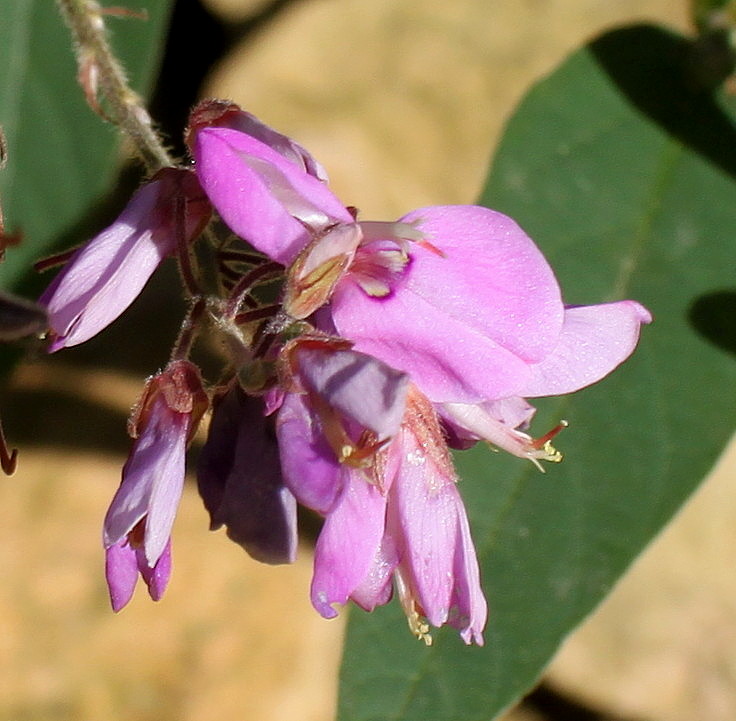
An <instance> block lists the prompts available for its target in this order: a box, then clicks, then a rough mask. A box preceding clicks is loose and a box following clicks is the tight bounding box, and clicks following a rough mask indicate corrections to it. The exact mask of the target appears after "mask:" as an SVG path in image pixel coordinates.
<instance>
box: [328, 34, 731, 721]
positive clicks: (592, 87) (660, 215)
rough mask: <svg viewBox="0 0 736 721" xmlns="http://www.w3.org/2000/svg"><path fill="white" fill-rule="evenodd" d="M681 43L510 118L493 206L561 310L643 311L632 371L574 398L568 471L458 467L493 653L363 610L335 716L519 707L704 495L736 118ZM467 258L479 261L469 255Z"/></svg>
mask: <svg viewBox="0 0 736 721" xmlns="http://www.w3.org/2000/svg"><path fill="white" fill-rule="evenodd" d="M691 57H692V56H690V55H689V45H688V43H687V42H686V41H685V40H684V39H682V38H679V37H675V36H672V35H670V34H668V33H666V32H664V31H662V30H659V29H656V28H652V27H634V28H628V29H624V30H620V31H616V32H612V33H610V34H608V35H606V36H604V37H602V38H600V39H599V40H597V41H595V42H594V43H592V44H591V45H590V46H588V47H586V48H584V49H583V50H581V51H580V52H578V53H576V54H575V55H574V56H573V57H571V58H570V59H569V60H568V61H567V62H565V64H564V65H563V66H562V67H561V68H559V69H558V70H557V71H556V72H555V73H554V74H552V75H551V76H550V77H549V78H547V79H545V80H543V81H542V82H540V83H539V84H538V85H537V86H536V87H534V88H533V89H532V91H531V92H530V93H529V94H528V95H527V97H526V99H525V100H524V101H523V103H522V104H521V106H520V108H519V109H518V111H517V112H516V114H515V116H514V117H513V118H512V120H511V122H510V124H509V126H508V128H507V131H506V133H505V135H504V138H503V141H502V143H501V146H500V148H499V150H498V154H497V156H496V158H495V162H494V165H493V172H492V175H491V177H490V179H489V182H488V185H487V187H486V189H485V191H484V193H483V201H482V202H483V203H484V204H486V205H488V206H490V207H493V208H497V209H499V210H502V211H504V212H506V213H508V214H510V215H512V216H513V217H515V218H516V219H517V220H518V221H519V222H520V223H521V225H522V226H523V227H524V228H525V229H526V230H527V231H528V232H529V233H530V235H531V236H532V237H534V238H535V239H536V240H537V242H538V243H539V245H540V247H541V248H542V250H543V251H544V252H545V254H546V255H547V257H548V258H549V260H550V261H551V263H552V266H553V267H554V268H555V269H556V272H557V273H558V277H559V279H560V281H561V285H562V287H563V289H564V292H565V297H566V300H567V302H569V303H576V304H584V303H586V304H589V303H596V302H601V301H610V300H616V299H622V298H633V299H636V300H639V301H641V302H642V303H644V304H645V305H646V306H648V307H649V308H650V309H651V310H652V312H653V314H654V317H655V321H654V323H653V324H652V325H651V326H648V327H645V328H644V329H643V334H642V340H641V343H640V346H639V348H638V350H637V351H636V353H635V354H634V357H633V358H632V359H631V360H630V361H628V362H627V363H626V364H625V365H624V366H623V367H622V368H620V369H619V370H617V371H616V372H615V373H614V374H613V375H612V376H611V377H610V378H607V379H606V380H604V381H603V382H602V383H600V384H598V385H597V386H594V387H592V388H590V389H586V390H584V391H582V392H580V393H578V394H575V395H574V396H571V397H567V398H562V399H547V400H546V401H545V402H544V403H543V404H542V403H539V404H538V405H539V406H540V412H539V413H538V415H537V418H536V420H535V428H536V429H537V434H538V435H540V434H541V433H543V432H544V431H546V430H547V428H549V427H551V425H553V424H554V423H556V421H557V420H558V419H560V418H566V419H567V420H568V421H569V422H570V429H569V430H567V431H565V432H564V433H563V434H562V436H560V438H559V443H557V446H558V448H560V449H561V450H563V451H564V452H565V455H566V459H565V462H564V463H562V464H560V465H559V466H554V467H548V472H547V474H546V475H541V474H539V473H538V472H537V471H535V469H534V468H533V467H532V465H531V464H530V463H525V462H523V461H521V460H518V459H515V458H509V457H504V456H503V455H502V454H491V453H489V452H487V451H485V450H482V449H474V450H473V451H468V452H464V453H459V454H458V465H459V469H460V473H461V477H462V478H463V479H464V480H463V482H462V484H461V492H462V494H463V496H464V498H465V499H466V502H467V505H468V508H469V512H470V515H471V527H472V529H473V533H474V537H475V540H476V544H477V548H478V552H479V557H480V562H481V566H482V573H483V582H484V588H485V590H486V592H487V595H488V597H489V602H490V607H491V617H490V622H489V626H488V629H487V633H486V646H485V647H484V648H482V649H477V648H467V647H465V646H463V644H462V642H461V641H460V639H459V638H457V636H456V634H455V633H454V632H451V631H448V630H447V629H443V630H442V631H441V632H439V633H437V634H435V635H436V639H435V645H434V646H432V647H431V648H424V647H423V646H422V645H421V644H419V643H417V642H416V641H414V640H413V639H412V638H411V637H410V635H409V633H408V631H407V630H406V627H405V625H404V622H403V621H402V620H401V613H400V611H398V610H397V608H396V604H394V605H393V606H392V607H391V608H390V609H379V610H378V611H376V612H374V613H373V614H371V615H368V614H364V613H362V612H359V611H357V610H355V611H353V612H352V613H351V617H350V622H349V631H348V638H347V644H346V649H345V655H344V664H343V668H342V674H341V681H342V692H341V696H340V702H339V718H340V719H344V720H345V721H347V720H348V719H349V720H350V721H379V720H380V721H399V720H402V721H447V719H452V721H471V720H472V721H481V720H487V719H492V718H494V717H495V716H496V715H497V714H499V713H500V712H501V711H503V710H504V709H505V708H507V707H508V706H509V705H511V704H513V703H514V702H516V701H517V700H518V699H519V698H520V697H521V696H522V695H523V694H524V693H525V692H526V691H527V690H529V688H530V687H531V686H532V684H533V683H534V681H535V680H536V679H537V678H538V676H539V674H540V673H541V671H542V670H543V668H544V666H545V664H546V663H547V662H548V661H549V659H550V658H551V656H552V654H553V653H554V652H555V650H556V649H557V648H558V646H559V644H560V643H561V641H562V640H563V639H564V638H565V636H566V635H567V634H568V633H570V631H571V630H572V629H573V628H575V626H576V625H577V624H578V623H579V622H580V621H581V620H582V619H583V618H584V617H585V616H586V615H587V614H588V613H589V612H590V611H591V610H592V609H593V608H594V607H595V606H596V604H598V603H599V602H600V601H601V599H602V598H603V597H604V596H605V595H606V593H607V592H608V591H609V589H610V588H611V587H612V585H613V584H614V583H615V582H616V580H617V579H618V578H619V577H620V576H621V574H622V573H623V572H624V571H625V570H626V568H627V567H628V566H629V564H630V563H631V562H632V561H633V559H634V558H635V557H636V556H637V554H638V553H639V552H640V551H641V550H642V548H643V547H644V546H645V545H646V544H647V543H648V541H650V540H651V539H652V537H653V536H654V535H655V534H656V533H657V532H658V531H659V530H660V529H661V528H662V526H663V525H664V524H665V523H666V522H667V520H668V519H669V518H671V516H672V514H673V513H674V512H675V511H676V510H677V508H678V507H679V506H680V505H681V504H682V503H683V501H684V500H685V499H686V498H687V497H688V495H689V494H690V493H691V492H692V491H693V490H694V489H695V487H696V486H697V485H698V483H699V482H700V481H701V479H702V478H703V477H704V475H705V474H706V473H707V471H708V469H709V468H710V467H711V466H712V464H713V462H714V460H715V459H716V457H717V456H718V454H719V452H720V451H721V450H722V448H723V447H724V445H725V444H726V442H727V440H728V438H729V436H730V434H731V432H732V430H733V427H734V421H735V420H736V393H734V389H735V388H736V320H735V318H736V263H735V262H734V239H735V238H736V185H735V184H734V174H735V173H736V132H734V125H733V118H734V112H733V111H734V107H733V102H732V101H731V102H730V106H728V107H727V104H726V101H724V100H722V99H718V98H714V97H712V96H711V95H709V94H707V93H705V92H704V91H699V90H697V89H695V88H694V86H693V80H692V79H693V77H697V73H695V74H694V75H693V74H692V72H691V71H692V68H691V66H690V63H691ZM468 260H469V262H472V258H469V259H468Z"/></svg>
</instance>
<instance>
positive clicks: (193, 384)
mask: <svg viewBox="0 0 736 721" xmlns="http://www.w3.org/2000/svg"><path fill="white" fill-rule="evenodd" d="M207 405H208V401H207V396H206V394H205V392H204V390H203V389H202V381H201V378H200V376H199V371H198V370H197V368H196V367H195V366H194V365H192V364H191V363H189V362H188V361H172V363H170V364H169V366H168V368H167V369H166V370H165V371H163V373H160V374H159V375H157V376H155V377H154V378H152V379H151V380H150V381H149V383H148V386H147V388H146V391H145V393H144V395H143V398H142V399H141V402H140V404H139V407H138V410H137V412H136V414H135V416H134V418H133V419H132V421H131V435H133V437H134V441H133V446H132V448H131V450H130V455H129V456H128V460H127V462H126V464H125V466H124V467H123V477H122V481H121V483H120V487H119V488H118V490H117V493H116V494H115V496H114V498H113V499H112V503H111V504H110V508H109V510H108V512H107V515H106V516H105V523H104V531H103V541H104V545H105V548H106V549H107V564H106V575H107V582H108V586H109V588H110V596H111V599H112V602H113V607H116V610H117V609H118V608H122V606H124V605H125V604H126V603H127V602H128V600H129V599H130V596H131V595H132V592H133V587H134V586H135V583H134V581H135V577H136V575H135V573H133V574H131V569H136V570H139V571H140V572H141V575H142V576H143V577H144V580H145V581H146V583H147V584H148V586H149V590H150V592H151V595H152V596H153V597H154V599H155V598H156V597H157V596H158V597H160V595H161V593H163V589H164V588H165V586H166V581H167V579H168V574H169V571H168V569H169V567H170V560H166V559H165V558H164V556H165V555H166V554H167V553H168V551H167V549H168V548H169V542H170V536H171V528H172V526H173V523H174V516H175V515H176V511H177V508H178V505H179V499H180V498H181V492H182V487H183V485H184V455H185V451H186V447H187V444H188V442H189V441H190V440H191V437H192V435H193V434H194V432H195V431H196V429H197V426H198V424H199V421H200V419H201V417H202V414H203V413H204V411H205V410H206V409H207ZM111 549H112V550H111ZM134 554H135V557H134ZM162 559H164V560H162ZM131 577H132V579H133V582H131ZM128 591H129V592H128Z"/></svg>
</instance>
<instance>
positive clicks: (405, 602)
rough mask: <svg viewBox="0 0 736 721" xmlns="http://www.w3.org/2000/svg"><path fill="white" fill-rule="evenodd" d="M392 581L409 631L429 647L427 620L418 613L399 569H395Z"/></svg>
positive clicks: (430, 638) (429, 637)
mask: <svg viewBox="0 0 736 721" xmlns="http://www.w3.org/2000/svg"><path fill="white" fill-rule="evenodd" d="M394 580H395V581H396V592H397V593H398V596H399V602H400V603H401V608H402V609H403V610H404V613H405V614H406V622H407V623H408V624H409V630H410V631H411V632H412V633H413V634H414V636H415V637H416V638H417V639H418V640H419V641H424V644H425V646H431V645H432V635H431V634H430V633H429V624H428V623H427V619H426V618H424V616H422V615H421V614H420V613H419V610H418V608H417V604H416V601H415V600H414V597H413V596H412V595H411V591H410V590H409V586H408V584H407V583H406V580H405V579H404V576H403V573H402V572H401V570H400V569H396V571H395V573H394Z"/></svg>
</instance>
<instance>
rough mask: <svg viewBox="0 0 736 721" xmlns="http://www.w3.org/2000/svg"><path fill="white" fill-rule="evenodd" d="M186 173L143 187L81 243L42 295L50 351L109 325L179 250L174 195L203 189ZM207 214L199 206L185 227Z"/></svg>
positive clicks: (193, 226)
mask: <svg viewBox="0 0 736 721" xmlns="http://www.w3.org/2000/svg"><path fill="white" fill-rule="evenodd" d="M183 172H186V171H172V173H173V174H165V175H163V176H161V178H160V179H159V180H154V181H152V182H150V183H147V184H145V185H144V186H143V187H141V188H140V190H138V191H137V192H136V193H135V194H134V195H133V197H132V198H131V200H130V202H129V203H128V205H127V206H126V208H125V210H123V212H122V213H121V215H120V217H119V218H118V219H117V220H116V221H115V222H114V223H113V224H112V225H111V226H109V227H108V228H106V229H105V230H103V231H102V232H101V233H100V234H99V235H97V236H95V237H94V238H92V240H90V241H89V242H88V243H87V244H86V245H84V246H82V247H81V248H80V249H79V250H78V251H77V252H76V253H75V254H74V255H73V256H72V257H71V259H70V260H69V261H68V263H67V264H66V266H65V267H64V268H63V269H62V270H61V271H60V272H59V274H58V275H57V276H56V278H55V279H54V280H53V282H52V283H51V285H50V286H49V287H48V288H47V290H46V292H45V293H44V294H43V295H42V296H41V298H40V299H39V302H40V303H41V304H42V305H45V306H46V307H47V309H48V315H49V324H50V326H51V328H52V330H53V331H54V333H55V335H56V338H55V340H54V342H53V343H52V345H51V348H50V350H51V351H56V350H59V349H61V348H65V347H68V346H74V345H77V344H79V343H83V342H84V341H86V340H88V339H89V338H91V337H92V336H94V335H96V334H97V333H99V332H100V331H101V330H103V329H104V328H106V327H107V326H108V325H109V324H110V323H112V321H114V320H115V319H116V318H117V317H118V316H119V315H121V313H123V311H125V310H126V309H127V308H128V306H129V305H130V304H131V303H132V302H133V301H134V300H135V299H136V298H137V296H138V295H139V293H140V292H141V290H142V289H143V287H144V286H145V284H146V283H147V282H148V279H149V278H150V277H151V275H152V274H153V272H154V271H155V270H156V268H157V267H158V265H159V264H160V263H161V261H162V260H163V259H164V258H165V257H166V256H167V255H170V254H172V253H173V252H174V251H175V249H176V246H177V234H176V227H175V223H174V222H173V220H172V218H171V207H170V206H171V203H172V195H173V194H174V193H176V192H179V193H190V194H192V195H193V194H195V193H196V192H200V193H201V190H200V189H199V186H198V185H197V184H196V178H194V176H193V175H191V173H188V172H186V175H183V176H181V175H179V173H183ZM190 176H191V177H190ZM184 199H185V200H188V199H190V200H192V201H193V202H195V203H197V202H198V201H197V199H196V198H195V197H191V198H186V197H185V198H184ZM200 204H201V203H200ZM207 213H208V211H206V209H204V208H201V207H200V208H198V209H197V210H196V212H195V213H194V215H193V216H192V217H188V218H187V221H188V225H187V232H191V233H194V232H196V230H197V229H198V227H199V226H200V225H201V223H202V222H203V219H204V217H205V215H207ZM190 226H191V227H190Z"/></svg>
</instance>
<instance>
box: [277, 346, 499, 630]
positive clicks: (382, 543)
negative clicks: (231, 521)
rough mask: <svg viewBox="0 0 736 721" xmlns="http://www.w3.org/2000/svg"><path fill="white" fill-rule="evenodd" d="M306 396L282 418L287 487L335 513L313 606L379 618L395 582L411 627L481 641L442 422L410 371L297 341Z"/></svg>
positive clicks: (474, 579)
mask: <svg viewBox="0 0 736 721" xmlns="http://www.w3.org/2000/svg"><path fill="white" fill-rule="evenodd" d="M287 353H288V355H289V356H290V357H289V364H290V368H291V370H292V372H293V374H294V376H295V377H296V378H297V379H298V380H299V383H300V386H301V389H300V391H299V390H297V391H293V392H290V393H287V394H286V396H285V398H284V400H283V404H282V406H281V409H280V411H279V416H278V420H277V431H278V437H279V444H280V448H281V456H282V465H283V468H284V475H285V480H286V482H287V484H288V485H289V487H290V488H291V489H292V491H293V492H294V494H295V495H296V497H297V499H298V500H299V501H300V502H301V503H303V504H304V505H307V506H309V507H310V508H313V509H314V510H317V511H319V512H320V513H322V514H323V515H325V523H324V526H323V528H322V531H321V533H320V536H319V539H318V541H317V546H316V549H315V562H314V578H313V580H312V591H311V596H312V603H313V605H314V606H315V608H316V609H317V610H318V611H319V612H320V613H321V614H322V615H323V616H325V617H326V618H332V617H334V616H335V615H336V614H337V611H336V610H335V608H334V607H335V606H336V605H343V604H345V603H347V601H348V599H352V600H354V601H355V602H356V603H358V604H359V605H360V606H362V607H363V608H366V609H368V610H372V609H373V608H375V606H377V605H381V604H384V603H387V602H388V600H389V599H390V597H391V594H392V583H394V582H395V583H396V587H397V591H398V594H399V598H400V600H401V603H402V606H403V607H404V610H405V611H406V614H407V618H408V620H409V625H410V627H411V629H412V631H413V632H414V633H415V634H416V635H417V636H418V637H420V638H424V639H425V640H426V641H428V642H429V641H430V639H431V637H430V636H429V633H428V631H429V629H428V626H427V625H426V621H425V620H424V619H426V620H427V621H428V622H429V623H430V624H432V625H434V626H442V625H444V624H445V623H449V624H450V625H452V626H454V627H456V628H458V629H459V630H460V631H461V636H462V637H463V639H464V640H465V641H466V643H471V642H473V641H475V642H476V643H479V644H482V642H483V637H482V629H483V626H484V625H485V620H486V613H487V612H486V603H485V599H484V598H483V593H482V591H481V589H480V583H479V572H478V564H477V560H476V558H475V551H474V548H473V543H472V540H471V537H470V531H469V527H468V522H467V517H466V515H465V509H464V507H463V504H462V501H461V499H460V496H459V494H458V492H457V489H456V487H455V483H456V476H455V472H454V469H453V466H452V461H451V459H450V456H449V452H448V449H447V444H446V442H445V440H444V437H443V435H442V432H441V430H440V425H439V420H438V418H437V415H436V413H435V411H434V409H433V408H432V406H431V404H430V403H429V401H428V400H427V399H426V398H424V396H422V394H421V393H420V392H419V391H418V390H417V389H416V388H415V387H412V386H411V385H410V384H409V379H408V377H407V376H406V375H404V374H401V373H398V372H397V371H395V370H393V369H391V368H389V367H387V366H385V365H384V364H383V363H380V362H379V361H377V360H375V359H374V358H371V357H370V356H366V355H364V354H362V353H356V352H354V351H351V350H345V349H337V350H335V349H333V348H330V347H329V345H328V344H326V343H325V344H323V345H321V346H320V345H318V344H316V343H300V342H299V341H295V342H294V344H293V345H292V346H291V347H290V348H289V349H288V351H287Z"/></svg>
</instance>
